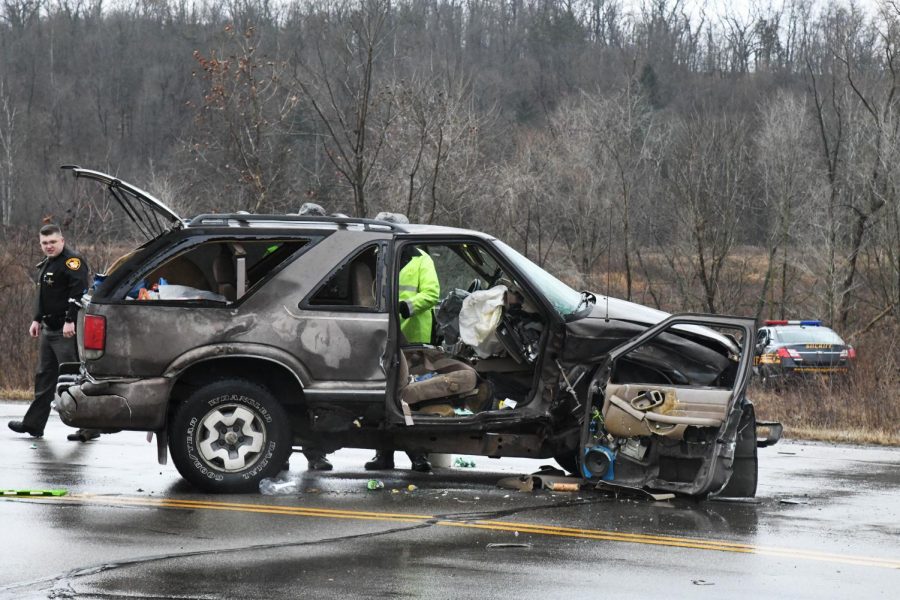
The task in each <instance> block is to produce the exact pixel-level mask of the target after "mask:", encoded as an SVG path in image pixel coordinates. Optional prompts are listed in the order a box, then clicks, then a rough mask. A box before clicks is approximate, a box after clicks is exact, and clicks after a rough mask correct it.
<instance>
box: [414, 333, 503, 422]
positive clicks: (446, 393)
mask: <svg viewBox="0 0 900 600" xmlns="http://www.w3.org/2000/svg"><path fill="white" fill-rule="evenodd" d="M398 391H399V393H400V400H401V402H402V403H405V404H406V405H408V406H409V407H410V408H411V409H412V410H416V411H420V412H428V413H432V414H441V415H444V416H451V415H453V414H454V412H453V405H454V404H458V405H460V406H466V407H467V408H469V409H470V410H472V412H478V411H479V410H481V409H482V408H483V406H484V405H485V404H488V402H489V400H490V398H489V393H490V388H489V386H488V384H487V383H484V384H482V385H479V377H478V373H477V372H476V371H475V369H474V368H472V367H471V366H469V365H467V364H466V363H464V362H462V361H459V360H456V359H453V358H448V357H447V356H446V355H445V354H444V353H443V352H442V351H441V350H440V349H438V348H433V347H430V346H412V347H409V348H404V349H403V350H402V351H401V352H400V373H399V380H398Z"/></svg>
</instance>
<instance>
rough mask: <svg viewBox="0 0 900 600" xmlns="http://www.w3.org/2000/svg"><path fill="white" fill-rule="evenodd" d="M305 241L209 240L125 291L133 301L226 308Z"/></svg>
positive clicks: (167, 261) (153, 271)
mask: <svg viewBox="0 0 900 600" xmlns="http://www.w3.org/2000/svg"><path fill="white" fill-rule="evenodd" d="M306 244H307V241H306V240H290V241H281V240H249V241H245V240H227V241H216V242H207V243H205V244H200V245H198V246H194V247H192V248H190V249H189V250H187V251H185V252H182V253H180V254H178V255H176V256H173V257H170V258H169V259H167V260H166V261H165V262H163V263H162V264H161V265H159V266H158V267H156V268H154V269H153V270H152V271H151V272H150V273H148V274H147V275H145V276H144V277H143V278H141V279H140V280H139V281H138V282H137V283H136V284H135V285H134V287H133V288H132V289H131V290H130V291H129V292H128V294H127V297H128V298H130V299H134V300H139V301H146V300H166V301H176V302H177V301H207V302H214V303H224V304H230V303H232V302H236V301H237V300H239V299H241V298H242V297H243V296H244V295H246V294H247V293H248V292H250V291H251V290H253V289H254V288H255V287H256V286H257V285H258V284H259V283H260V282H261V281H262V280H264V279H266V277H267V276H268V275H269V274H271V273H272V272H273V271H274V270H275V269H276V268H277V267H278V266H279V265H282V264H283V263H284V262H285V261H286V260H287V259H288V258H289V257H290V256H292V255H293V254H294V253H295V252H296V251H297V250H299V249H300V248H302V247H303V246H305V245H306Z"/></svg>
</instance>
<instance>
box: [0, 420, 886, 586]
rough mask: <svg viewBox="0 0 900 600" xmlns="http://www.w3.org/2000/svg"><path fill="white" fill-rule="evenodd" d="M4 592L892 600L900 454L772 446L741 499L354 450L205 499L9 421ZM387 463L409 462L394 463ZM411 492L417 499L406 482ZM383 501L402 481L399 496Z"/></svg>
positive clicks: (124, 451)
mask: <svg viewBox="0 0 900 600" xmlns="http://www.w3.org/2000/svg"><path fill="white" fill-rule="evenodd" d="M25 408H26V405H25V404H24V403H0V419H2V422H3V430H2V431H0V452H2V454H0V455H2V457H3V461H2V467H0V488H3V489H48V488H52V489H56V488H65V489H66V490H68V495H67V496H64V497H61V498H22V497H15V498H11V497H4V498H2V499H0V524H2V527H0V598H7V597H8V598H210V599H212V598H235V599H238V598H241V599H243V598H523V599H524V598H542V599H543V598H600V597H610V596H613V595H617V596H621V595H626V597H629V598H644V597H665V598H682V597H691V598H704V597H706V598H715V599H717V600H718V599H721V598H747V597H751V596H758V597H774V598H850V597H859V598H896V597H897V590H898V589H900V451H898V450H895V449H878V448H862V447H850V446H833V445H821V444H799V443H793V444H792V443H786V444H779V445H777V446H775V447H773V448H769V449H765V450H762V451H761V454H760V461H761V474H760V489H759V496H758V498H756V499H755V500H751V501H741V502H736V501H723V500H719V501H716V500H708V501H703V502H695V501H692V500H689V499H676V500H673V501H666V502H652V501H647V500H636V499H633V498H628V497H624V496H620V497H613V496H607V495H602V494H599V493H586V492H578V493H561V492H555V493H554V492H549V491H542V490H541V491H535V492H531V493H525V492H515V491H509V490H503V489H499V488H497V487H496V485H495V484H496V482H497V480H498V479H499V478H501V477H504V476H509V475H514V474H519V473H528V472H532V471H534V470H537V468H538V467H539V466H540V465H541V464H542V462H539V461H528V460H514V459H503V460H499V461H497V460H490V459H487V458H482V457H474V460H475V462H476V464H477V466H476V468H474V469H462V468H454V469H440V470H438V471H437V472H436V473H435V474H434V475H431V476H427V475H421V474H417V473H413V472H411V471H407V470H405V469H403V468H401V469H398V470H396V471H392V472H382V473H378V474H375V476H376V477H377V478H379V479H380V480H382V481H383V482H384V484H385V489H384V490H380V491H369V490H367V489H366V482H367V480H368V479H370V477H372V476H373V474H372V473H368V472H366V471H364V470H363V468H362V464H363V463H364V462H365V461H366V460H367V459H368V458H370V457H371V452H369V451H364V450H342V451H340V452H338V453H336V454H335V455H333V457H332V458H333V462H334V463H335V471H333V472H331V473H324V474H320V473H309V472H306V471H305V467H306V461H305V459H304V458H303V457H302V455H300V454H296V455H294V458H293V459H292V462H291V471H290V473H289V476H290V477H291V478H293V479H296V480H297V481H298V482H299V485H300V489H301V491H300V492H299V493H294V494H292V495H289V496H263V495H258V494H248V495H233V496H209V495H203V494H198V493H196V492H194V491H193V490H192V489H190V488H189V487H188V486H187V485H186V484H185V483H184V482H182V481H181V480H180V478H179V476H178V474H177V472H176V471H175V469H174V467H172V466H171V464H170V465H167V466H164V467H161V466H159V465H157V464H156V458H155V444H148V443H147V442H146V439H145V436H144V435H143V434H140V433H134V432H125V433H120V434H116V435H110V436H103V437H102V438H101V439H100V440H99V441H96V442H90V443H87V444H81V443H75V442H68V441H66V439H65V436H66V434H67V433H68V432H70V431H71V430H70V429H68V428H66V427H65V426H64V425H62V424H61V423H60V422H59V420H58V419H57V417H56V415H55V414H54V415H53V416H52V417H51V421H50V423H49V425H48V428H47V432H46V437H45V438H44V439H41V440H32V439H31V438H27V437H25V436H19V435H16V434H13V433H12V432H10V431H9V430H8V429H6V426H5V423H6V421H7V420H9V419H10V418H17V417H19V416H21V415H22V414H23V413H24V411H25ZM397 462H398V466H399V467H406V466H408V464H409V463H408V461H407V460H406V458H405V456H404V455H403V454H402V453H398V454H397ZM410 484H412V485H414V486H417V489H414V490H412V491H410V490H409V489H407V486H408V485H410ZM393 490H397V491H396V492H393Z"/></svg>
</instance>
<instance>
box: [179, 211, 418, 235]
mask: <svg viewBox="0 0 900 600" xmlns="http://www.w3.org/2000/svg"><path fill="white" fill-rule="evenodd" d="M210 221H218V222H222V221H226V222H227V221H237V222H239V223H249V222H251V221H255V222H265V221H288V222H291V223H311V224H312V223H325V224H335V225H337V226H339V227H347V226H348V225H362V226H364V227H365V228H366V230H370V229H376V228H377V229H378V230H381V231H383V230H385V229H387V230H390V231H399V232H405V229H403V228H402V227H400V226H398V225H397V224H396V223H389V222H388V221H378V220H376V219H357V218H354V217H310V216H306V215H255V214H246V213H221V214H217V213H207V214H202V215H197V216H196V217H194V218H193V219H191V220H190V221H189V222H188V227H198V226H202V225H209V224H211V223H210Z"/></svg>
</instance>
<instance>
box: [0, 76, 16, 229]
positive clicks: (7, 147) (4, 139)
mask: <svg viewBox="0 0 900 600" xmlns="http://www.w3.org/2000/svg"><path fill="white" fill-rule="evenodd" d="M16 114H17V109H16V107H15V106H14V105H13V101H12V98H10V96H9V95H8V94H7V93H6V90H5V88H4V83H3V80H2V79H0V224H2V225H3V226H4V227H9V226H10V224H11V223H12V213H13V201H14V199H15V197H14V195H15V190H16V185H15V176H16V168H15V156H16V152H17V150H18V131H17V130H16V125H17V123H16Z"/></svg>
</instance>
